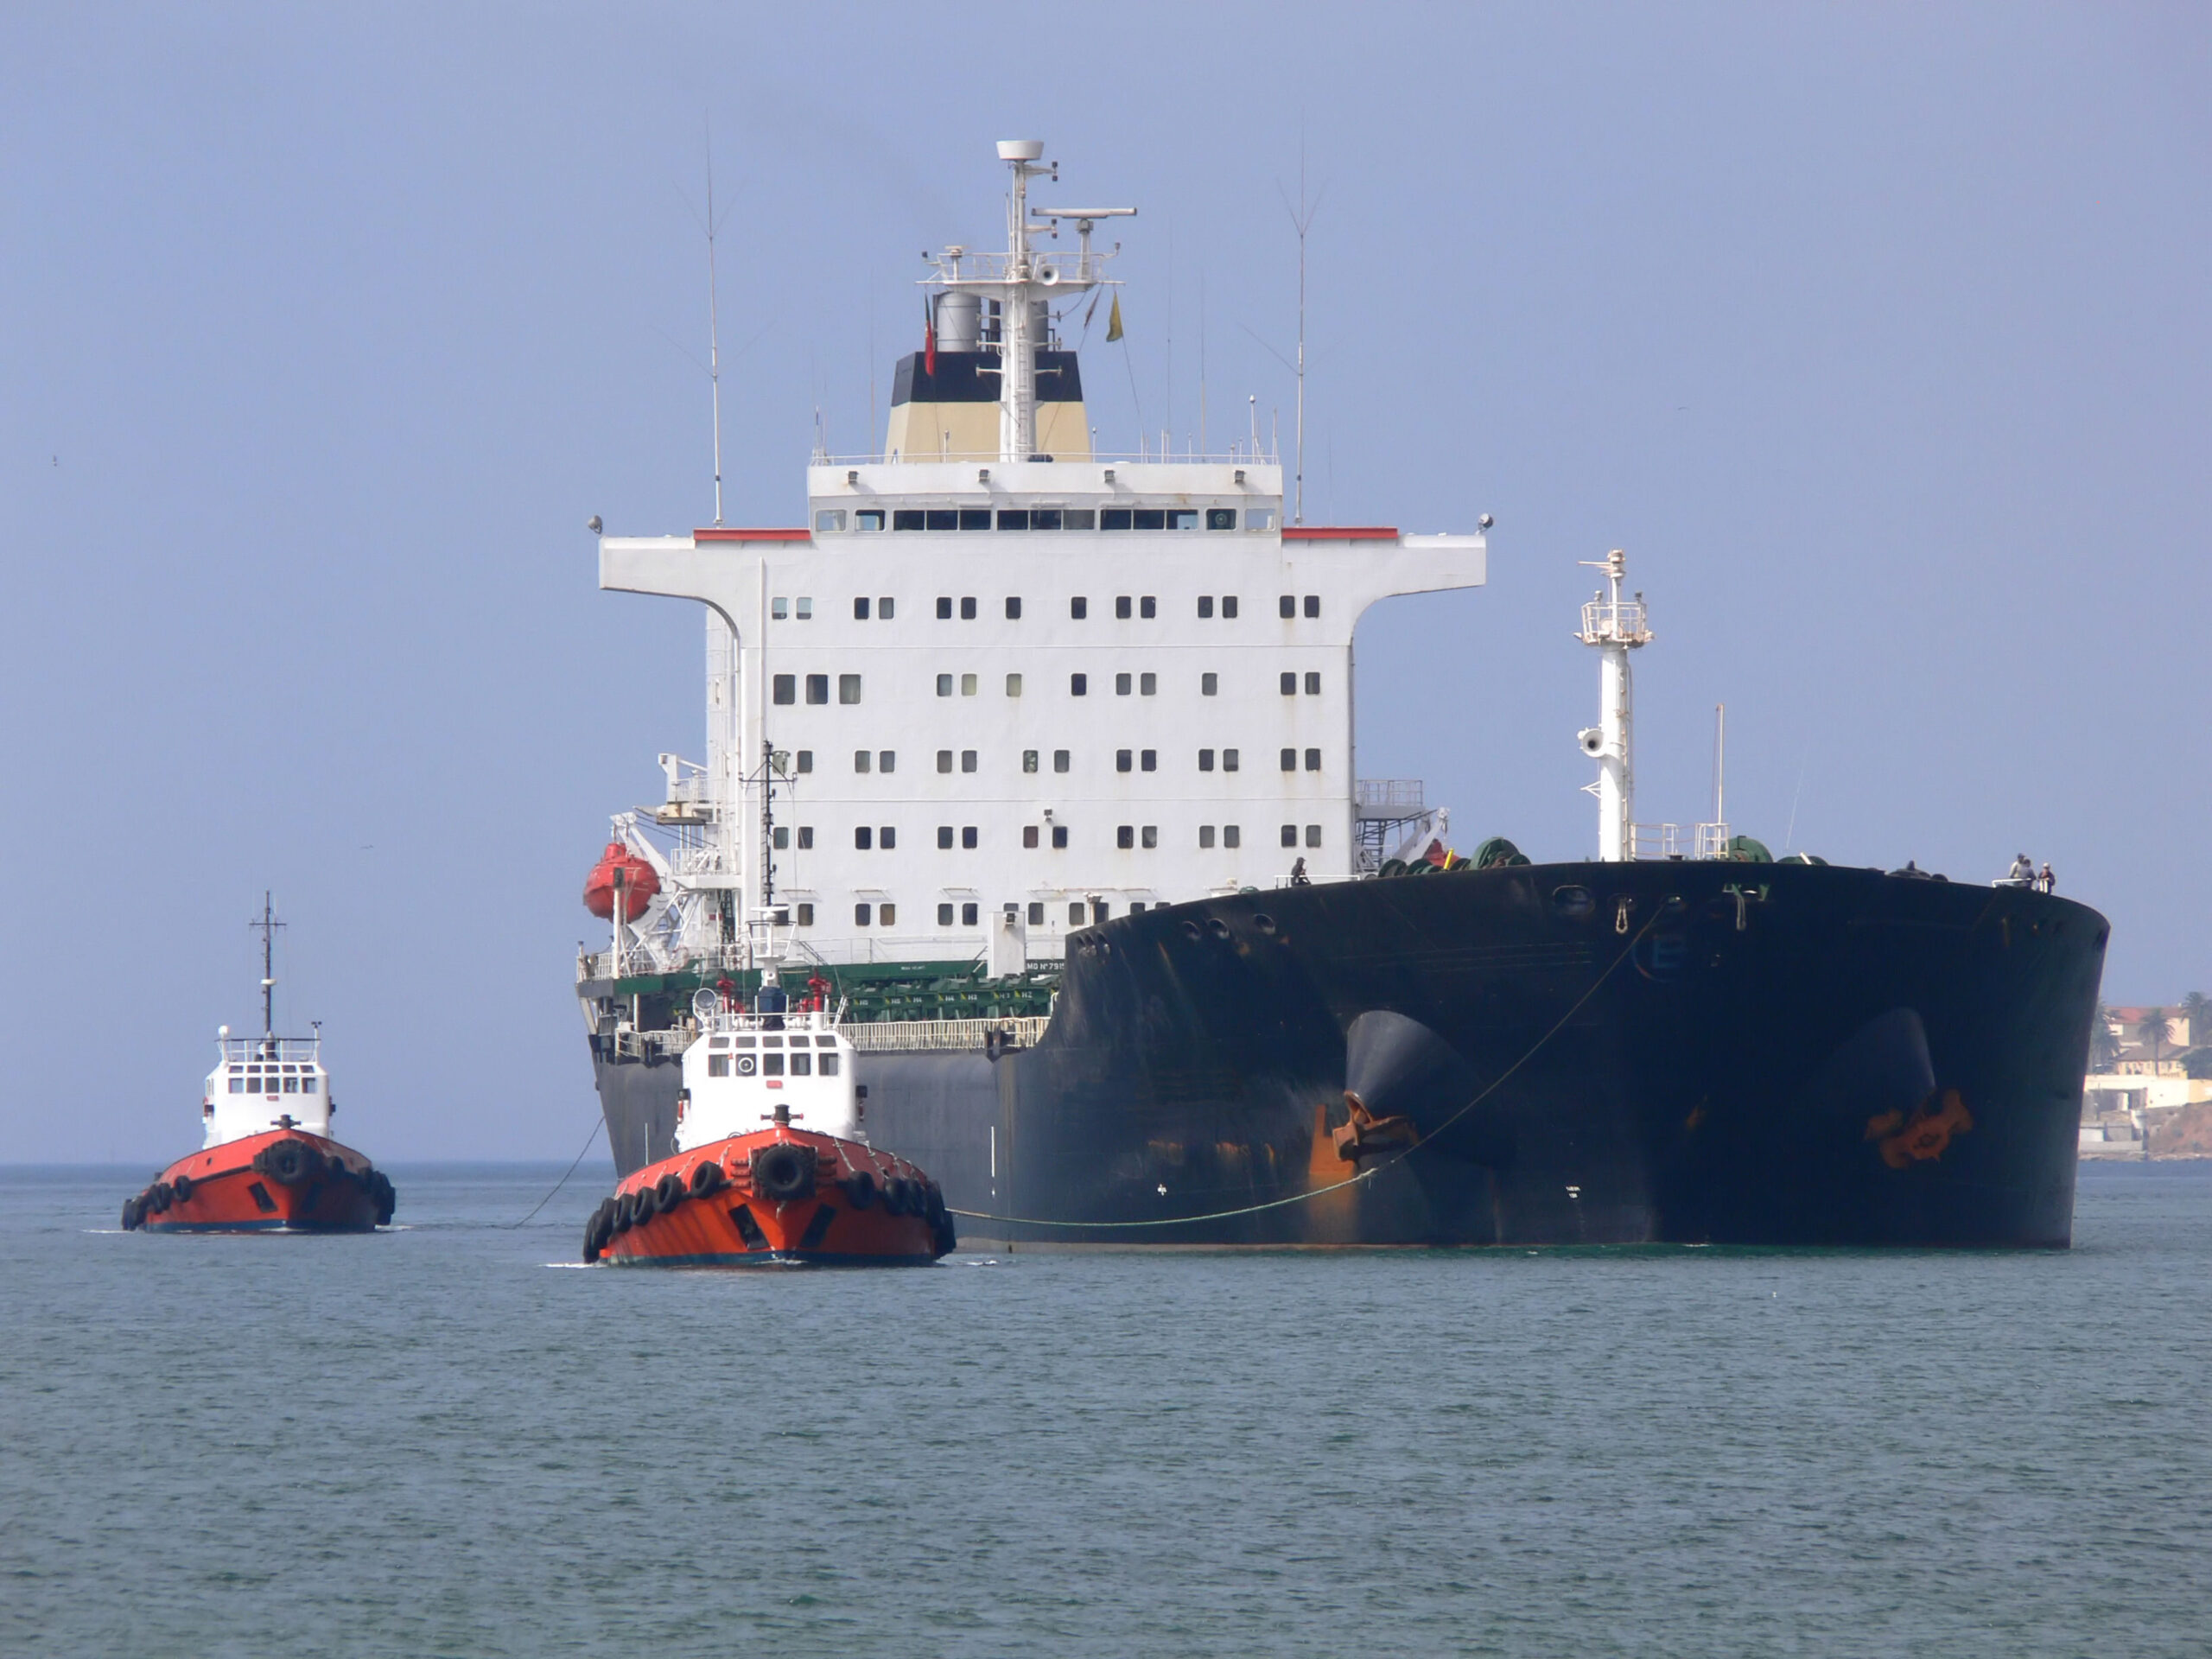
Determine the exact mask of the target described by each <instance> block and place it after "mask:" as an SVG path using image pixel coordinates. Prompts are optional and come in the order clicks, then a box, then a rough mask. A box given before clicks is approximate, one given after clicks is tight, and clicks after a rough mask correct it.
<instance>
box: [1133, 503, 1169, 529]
mask: <svg viewBox="0 0 2212 1659" xmlns="http://www.w3.org/2000/svg"><path fill="white" fill-rule="evenodd" d="M1136 514H1137V528H1138V529H1139V530H1165V529H1166V528H1167V515H1166V512H1162V511H1161V510H1160V508H1158V507H1139V508H1138V509H1137V510H1136Z"/></svg>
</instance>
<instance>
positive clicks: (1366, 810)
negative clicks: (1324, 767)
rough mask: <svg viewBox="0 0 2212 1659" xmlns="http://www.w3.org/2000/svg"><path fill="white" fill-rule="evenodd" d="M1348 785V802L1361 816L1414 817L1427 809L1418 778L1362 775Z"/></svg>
mask: <svg viewBox="0 0 2212 1659" xmlns="http://www.w3.org/2000/svg"><path fill="white" fill-rule="evenodd" d="M1351 787H1352V795H1351V798H1352V804H1353V805H1354V806H1356V807H1357V808H1358V809H1359V811H1360V815H1361V816H1362V817H1400V816H1403V817H1419V816H1420V815H1421V813H1422V812H1424V811H1426V810H1427V802H1426V801H1425V800H1424V799H1423V794H1424V791H1423V788H1422V784H1421V779H1418V778H1362V779H1358V780H1357V782H1356V783H1354V784H1353V785H1352V786H1351Z"/></svg>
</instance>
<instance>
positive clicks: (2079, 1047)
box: [577, 143, 2107, 1249]
mask: <svg viewBox="0 0 2212 1659" xmlns="http://www.w3.org/2000/svg"><path fill="white" fill-rule="evenodd" d="M1039 148H1040V147H1039V146H1037V145H1034V144H1032V143H1015V144H1009V145H1003V146H1001V156H1002V158H1003V159H1005V160H1006V161H1007V162H1008V163H1009V164H1010V166H1011V167H1012V169H1013V187H1012V188H1011V190H1010V192H1009V213H1008V226H1009V251H1008V252H1007V254H1005V255H1003V256H1000V255H988V256H985V255H979V254H976V253H973V252H971V251H967V250H965V249H961V248H953V249H949V250H948V251H947V253H946V255H945V256H944V258H943V259H942V260H940V261H939V262H938V273H937V275H936V276H935V277H932V278H931V279H930V282H931V286H932V289H933V292H932V295H931V312H930V316H931V325H930V330H929V333H928V335H927V338H926V339H925V345H924V348H923V350H921V351H919V352H917V353H913V354H912V356H911V357H909V358H908V359H906V361H905V362H904V363H903V364H902V365H900V367H899V374H898V376H897V378H896V381H895V385H896V388H897V394H896V401H895V403H894V406H893V411H892V418H891V423H890V427H889V429H888V432H887V443H886V446H885V451H884V452H883V453H882V454H876V455H870V456H866V457H854V458H850V459H849V460H839V459H836V458H832V457H829V456H827V455H817V457H816V460H815V463H814V464H813V466H812V467H810V469H809V477H808V494H809V512H810V521H809V524H807V525H806V526H805V527H803V528H792V529H787V530H730V529H725V528H722V527H721V525H720V524H717V525H715V526H714V527H712V528H709V529H704V530H699V531H694V532H692V533H690V534H689V535H686V536H680V537H657V538H630V539H618V538H615V537H607V538H606V539H605V540H603V541H602V543H601V585H602V586H603V587H605V588H612V589H622V590H627V591H632V592H640V593H653V594H669V595H676V596H681V597H685V598H689V599H692V600H695V601H699V602H701V603H702V604H704V605H705V606H706V607H707V609H708V614H709V622H708V696H707V702H708V713H709V730H708V760H707V761H706V762H705V763H703V764H701V765H696V766H695V765H691V764H690V763H687V762H683V761H681V760H677V758H676V757H674V756H671V755H664V756H662V757H661V759H662V765H663V768H664V772H665V776H666V782H667V791H666V798H665V800H664V802H663V803H662V804H660V805H658V806H657V807H651V808H639V809H637V810H632V811H629V812H626V813H623V814H620V815H618V816H617V817H616V819H615V821H614V837H615V844H614V845H613V846H611V847H610V848H609V849H608V854H607V858H606V859H603V860H602V861H601V866H600V868H598V870H596V871H595V872H594V878H593V881H592V884H591V886H590V887H589V889H588V899H589V900H590V902H591V903H592V905H593V906H594V911H595V912H596V913H598V914H600V915H601V916H603V917H606V918H608V919H609V922H610V924H611V931H610V936H609V938H608V942H607V948H606V949H605V950H592V951H587V952H585V953H584V954H583V955H582V958H581V960H580V962H579V965H578V983H577V992H578V996H579V999H580V1002H581V1005H582V1010H583V1013H584V1015H585V1020H586V1025H587V1029H588V1037H589V1041H590V1044H591V1048H592V1053H593V1058H594V1069H595V1071H596V1073H597V1078H598V1084H599V1090H600V1095H601V1102H602V1104H603V1107H604V1109H605V1112H606V1116H607V1128H608V1134H609V1141H610V1144H611V1146H612V1147H613V1154H614V1157H615V1161H616V1164H617V1166H618V1167H619V1168H620V1169H621V1170H622V1171H624V1172H625V1173H627V1172H629V1171H631V1170H634V1169H636V1168H638V1167H640V1166H643V1165H645V1164H646V1163H649V1162H652V1161H654V1160H658V1159H660V1158H663V1157H665V1156H667V1155H668V1154H669V1153H670V1152H671V1150H672V1147H673V1144H674V1141H673V1137H674V1132H675V1126H676V1122H677V1113H678V1110H679V1105H680V1102H679V1089H680V1081H679V1080H680V1077H681V1066H680V1065H679V1064H678V1063H677V1062H678V1060H679V1058H680V1056H681V1054H682V1053H683V1050H684V1048H685V1047H686V1046H688V1045H689V1044H690V1042H691V1041H692V1040H694V1039H695V1037H696V1030H697V1025H698V1018H697V1017H698V1015H699V1014H703V1013H708V1012H711V1010H710V1009H709V1008H708V1007H706V1001H711V1002H712V1004H713V1007H714V1008H720V1007H724V1006H726V1005H727V1002H728V1000H730V999H742V998H746V997H748V996H750V995H753V993H754V991H755V990H756V988H758V986H759V985H760V980H761V975H762V971H763V969H771V968H772V969H779V972H780V976H781V979H782V982H783V985H784V987H785V989H786V990H787V991H788V990H790V989H791V988H793V987H794V986H795V985H796V984H797V983H798V982H800V981H802V980H803V981H804V982H805V986H806V988H805V990H804V992H803V993H801V995H804V996H806V997H809V998H811V999H817V1000H819V1001H820V1002H822V1003H823V1004H827V1005H833V1006H836V1007H838V1008H840V1009H841V1010H842V1014H843V1021H844V1023H843V1025H842V1029H843V1030H844V1032H845V1033H846V1034H847V1035H848V1036H849V1038H850V1039H852V1041H853V1043H854V1045H855V1049H856V1050H857V1051H858V1052H857V1054H856V1057H855V1058H856V1061H857V1065H858V1068H859V1071H858V1080H859V1082H860V1083H861V1084H863V1085H864V1086H865V1090H866V1095H867V1101H866V1114H867V1116H866V1124H867V1130H868V1134H869V1135H870V1136H871V1137H872V1138H873V1139H874V1141H875V1143H876V1144H877V1145H879V1146H880V1147H885V1148H886V1149H887V1150H890V1151H893V1152H896V1153H898V1154H901V1155H903V1156H905V1157H907V1158H910V1159H912V1160H914V1161H915V1162H917V1163H918V1164H919V1165H921V1166H923V1167H924V1168H926V1169H928V1170H929V1171H930V1172H931V1173H932V1174H933V1175H935V1176H936V1177H937V1178H938V1180H939V1182H940V1183H941V1184H942V1185H943V1188H944V1194H945V1197H946V1198H947V1200H948V1202H950V1204H951V1205H953V1207H954V1209H955V1210H956V1211H957V1212H961V1213H962V1214H963V1220H962V1224H961V1226H962V1232H963V1236H964V1237H966V1238H967V1239H968V1240H969V1241H970V1242H971V1243H982V1242H988V1243H1001V1244H1012V1245H1014V1246H1016V1247H1019V1248H1023V1249H1030V1248H1085V1247H1101V1246H1103V1247H1112V1248H1132V1247H1143V1246H1170V1247H1194V1246H1230V1247H1238V1246H1242V1247H1260V1248H1267V1247H1274V1248H1281V1247H1291V1246H1306V1245H1329V1246H1346V1245H1376V1246H1386V1245H1387V1246H1421V1245H1479V1244H1548V1243H1588V1244H1620V1243H1660V1242H1675V1243H1706V1242H1712V1243H1751V1244H1833V1245H1986V1246H2063V1245H2064V1244H2066V1243H2068V1242H2069V1233H2070V1229H2071V1221H2072V1213H2073V1189H2074V1169H2075V1149H2076V1141H2077V1134H2078V1129H2077V1125H2078V1121H2079V1114H2080V1104H2081V1090H2082V1077H2083V1074H2084V1071H2085V1070H2086V1064H2087V1054H2088V1039H2089V1027H2090V1021H2091V1018H2092V1015H2093V1013H2094V1008H2095V1006H2096V1000H2097V991H2098V982H2099V978H2100V975H2101V968H2102V963H2103V957H2104V947H2105V943H2106V936H2107V925H2106V923H2105V922H2104V920H2103V918H2101V917H2100V916H2098V915H2097V914H2096V913H2095V912H2093V911H2091V910H2088V909H2087V908H2085V907H2083V906H2080V905H2078V904H2075V903H2073V902H2070V901H2069V900H2064V899H2058V898H2056V897H2055V896H2054V895H2052V894H2050V893H2046V892H2041V891H2037V890H2036V889H2035V888H2034V887H2032V885H2028V884H2015V883H2011V882H2001V883H1999V884H1996V885H1994V886H1987V887H1984V886H1980V885H1971V884H1967V883H1965V882H1953V881H1948V880H1943V879H1942V878H1941V877H1931V876H1929V875H1928V874H1923V872H1921V871H1919V870H1917V869H1915V868H1911V867H1910V866H1908V867H1907V868H1905V869H1904V870H1898V871H1889V872H1886V873H1885V872H1884V871H1881V870H1878V869H1853V868H1841V867H1832V866H1828V865H1826V864H1822V863H1821V862H1819V861H1815V860H1808V859H1805V858H1802V857H1797V858H1790V859H1784V860H1783V861H1773V860H1771V859H1770V857H1769V856H1768V855H1767V854H1766V852H1765V849H1763V848H1761V847H1759V846H1758V843H1756V842H1751V841H1749V840H1747V839H1745V838H1744V837H1741V836H1734V835H1732V833H1731V832H1730V830H1729V827H1728V826H1727V825H1726V824H1725V823H1720V822H1719V817H1720V816H1721V815H1720V813H1719V810H1717V804H1716V811H1715V814H1714V817H1715V822H1713V823H1707V824H1700V825H1696V826H1693V827H1688V828H1687V829H1681V830H1678V829H1676V828H1675V826H1654V825H1643V824H1638V823H1637V822H1636V821H1635V820H1634V817H1633V798H1632V797H1633V772H1632V769H1631V766H1630V747H1631V723H1630V674H1629V661H1630V653H1631V652H1635V651H1637V649H1640V648H1641V647H1642V646H1643V645H1645V644H1646V643H1648V642H1649V640H1650V639H1651V638H1652V635H1651V632H1650V630H1649V627H1648V626H1646V616H1645V610H1644V606H1643V597H1642V595H1641V594H1633V595H1627V594H1624V591H1623V587H1622V583H1623V582H1624V558H1623V556H1621V555H1620V554H1618V552H1616V553H1614V554H1612V555H1611V556H1609V557H1608V558H1607V559H1605V560H1604V561H1602V562H1599V568H1600V569H1603V570H1604V572H1605V581H1606V582H1607V584H1608V586H1607V587H1606V588H1604V589H1601V591H1600V593H1599V595H1598V596H1597V597H1596V598H1594V599H1593V600H1592V601H1591V602H1590V603H1589V604H1588V605H1587V606H1586V607H1584V612H1583V623H1582V629H1581V636H1580V637H1581V638H1582V639H1583V640H1584V642H1585V643H1586V645H1589V646H1592V647H1593V648H1595V649H1596V650H1597V652H1598V653H1599V660H1600V664H1601V671H1602V672H1601V696H1600V710H1599V724H1598V725H1596V726H1594V727H1592V728H1589V729H1587V730H1585V731H1584V732H1582V733H1581V734H1580V742H1581V746H1582V747H1583V749H1584V751H1585V752H1586V754H1587V755H1588V756H1589V757H1590V758H1591V760H1592V761H1593V762H1595V763H1596V766H1597V768H1598V779H1597V782H1596V784H1595V785H1593V787H1592V792H1593V793H1595V794H1596V795H1597V796H1598V798H1599V858H1598V859H1596V860H1593V861H1588V862H1571V863H1540V864H1532V863H1529V861H1527V860H1526V859H1524V858H1522V857H1521V856H1520V855H1519V854H1518V853H1517V852H1516V851H1515V850H1514V849H1511V848H1510V846H1508V845H1505V844H1503V843H1485V845H1484V847H1483V848H1481V849H1478V850H1477V852H1476V854H1475V855H1473V856H1472V857H1471V858H1462V857H1460V856H1459V855H1458V854H1457V853H1456V852H1455V851H1454V850H1453V849H1452V845H1451V841H1450V834H1449V820H1448V815H1447V814H1446V812H1444V811H1443V810H1441V809H1439V808H1435V807H1432V806H1430V805H1428V804H1427V803H1426V800H1425V798H1424V795H1423V792H1422V791H1421V787H1420V786H1419V785H1414V784H1411V783H1408V782H1405V781H1403V780H1383V781H1379V782H1378V781H1370V780H1361V779H1357V776H1356V772H1355V769H1354V766H1353V756H1352V730H1351V671H1352V658H1351V637H1352V631H1353V628H1354V626H1355V625H1356V624H1357V620H1358V618H1359V616H1360V615H1361V614H1362V613H1363V612H1364V610H1365V609H1366V608H1367V607H1369V606H1370V605H1371V604H1372V603H1374V602H1376V601H1378V600H1380V599H1383V598H1387V597H1389V596H1390V595H1393V594H1419V593H1423V592H1429V591H1434V590H1438V589H1442V588H1465V587H1471V586H1476V585H1478V584H1479V583H1480V582H1482V581H1483V579H1484V559H1485V547H1486V543H1485V541H1484V537H1483V536H1481V535H1472V536H1460V537H1410V536H1402V535H1400V534H1399V533H1398V532H1397V531H1395V530H1393V529H1386V528H1381V527H1373V526H1362V527H1356V528H1348V529H1347V528H1316V527H1310V526H1307V525H1306V524H1304V523H1303V522H1302V513H1300V512H1299V511H1298V503H1297V500H1296V497H1295V494H1294V495H1293V496H1292V498H1291V499H1289V500H1286V499H1285V497H1284V494H1283V477H1282V468H1281V465H1280V463H1279V462H1278V461H1276V460H1275V458H1274V455H1273V454H1270V453H1268V450H1267V448H1265V447H1264V446H1262V444H1261V442H1260V441H1259V435H1258V433H1257V431H1256V430H1255V432H1254V433H1253V434H1252V435H1251V439H1250V442H1249V444H1240V445H1239V446H1238V447H1237V448H1236V450H1235V451H1234V452H1233V453H1232V454H1229V455H1227V456H1223V457H1217V458H1213V459H1207V458H1204V457H1196V456H1191V455H1185V456H1182V457H1174V456H1169V455H1166V454H1156V453H1155V454H1139V455H1137V456H1135V457H1114V456H1106V455H1102V454H1096V453H1095V452H1094V451H1093V449H1092V448H1091V444H1090V429H1089V427H1088V421H1087V416H1086V415H1085V413H1084V407H1083V404H1082V402H1081V390H1080V382H1079V380H1078V378H1077V374H1076V371H1075V361H1076V359H1075V355H1074V353H1072V352H1071V351H1066V350H1063V349H1058V348H1059V347H1060V346H1063V345H1064V342H1063V341H1061V340H1059V339H1058V333H1057V329H1058V326H1059V325H1060V324H1061V323H1063V322H1066V323H1068V324H1069V325H1070V326H1073V323H1074V321H1075V318H1076V315H1077V311H1078V310H1079V309H1080V308H1079V306H1077V304H1075V303H1073V302H1072V299H1071V296H1073V299H1079V296H1082V295H1084V294H1085V293H1086V292H1091V293H1093V298H1094V304H1093V306H1092V309H1095V299H1096V294H1095V290H1096V289H1101V288H1103V287H1105V286H1108V285H1109V284H1108V279H1107V278H1106V277H1104V275H1103V261H1104V260H1105V258H1107V257H1109V256H1107V255H1105V254H1103V253H1099V252H1095V251H1093V249H1092V246H1091V233H1092V230H1093V228H1094V225H1095V223H1096V221H1099V220H1102V219H1107V218H1109V217H1113V216H1116V214H1117V213H1118V212H1119V211H1120V210H1109V209H1067V210H1058V211H1057V212H1055V211H1053V210H1046V209H1036V210H1033V209H1031V208H1030V207H1028V206H1027V196H1026V192H1027V182H1028V181H1029V180H1030V179H1031V178H1032V177H1034V176H1042V175H1044V174H1045V173H1046V171H1047V169H1046V167H1045V165H1044V164H1043V163H1042V162H1039V159H1038V154H1039ZM1039 215H1041V217H1042V218H1043V219H1044V220H1045V221H1046V223H1047V224H1058V223H1059V222H1061V221H1062V220H1066V221H1069V222H1072V223H1073V224H1075V226H1076V227H1077V232H1078V235H1079V247H1078V249H1077V251H1074V252H1073V253H1071V254H1061V253H1057V252H1044V251H1038V250H1037V249H1036V248H1035V247H1034V246H1033V245H1032V244H1031V243H1030V241H1029V239H1028V238H1029V233H1030V232H1036V231H1039V229H1040V228H1041V227H1040V226H1039V225H1036V224H1033V223H1031V220H1032V219H1033V216H1039ZM1118 303H1119V302H1118V300H1117V301H1116V309H1115V312H1114V314H1113V315H1114V316H1115V317H1116V319H1118V316H1119V308H1118ZM1056 307H1058V308H1059V309H1056ZM1082 315H1084V317H1086V318H1087V316H1088V315H1089V313H1088V312H1084V313H1083V314H1082ZM718 506H719V504H718ZM1286 508H1288V509H1289V511H1288V512H1287V514H1286ZM1286 517H1287V518H1288V522H1285V519H1286ZM1489 524H1490V521H1489V519H1488V518H1484V519H1483V520H1482V527H1483V530H1484V531H1487V530H1488V528H1489ZM902 820H903V822H902ZM702 999H703V1000H705V1001H702Z"/></svg>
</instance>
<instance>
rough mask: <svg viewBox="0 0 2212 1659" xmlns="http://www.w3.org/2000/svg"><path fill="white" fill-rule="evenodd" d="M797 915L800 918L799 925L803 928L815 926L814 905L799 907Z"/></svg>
mask: <svg viewBox="0 0 2212 1659" xmlns="http://www.w3.org/2000/svg"><path fill="white" fill-rule="evenodd" d="M796 913H797V915H798V925H800V926H801V927H812V926H813V925H814V906H812V905H801V906H798V911H797V912H796Z"/></svg>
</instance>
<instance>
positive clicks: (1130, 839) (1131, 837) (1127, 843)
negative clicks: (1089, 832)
mask: <svg viewBox="0 0 2212 1659" xmlns="http://www.w3.org/2000/svg"><path fill="white" fill-rule="evenodd" d="M1114 844H1115V845H1116V847H1122V848H1134V847H1135V845H1136V844H1137V829H1136V826H1135V824H1133V823H1125V824H1122V826H1121V827H1120V828H1119V829H1116V830H1115V831H1114Z"/></svg>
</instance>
